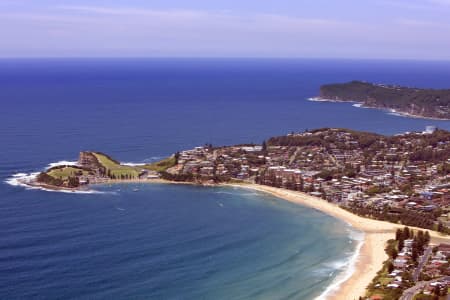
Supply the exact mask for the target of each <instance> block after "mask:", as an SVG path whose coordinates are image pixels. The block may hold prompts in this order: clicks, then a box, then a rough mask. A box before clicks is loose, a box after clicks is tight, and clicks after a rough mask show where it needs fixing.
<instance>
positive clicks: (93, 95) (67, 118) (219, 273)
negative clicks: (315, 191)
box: [0, 59, 450, 299]
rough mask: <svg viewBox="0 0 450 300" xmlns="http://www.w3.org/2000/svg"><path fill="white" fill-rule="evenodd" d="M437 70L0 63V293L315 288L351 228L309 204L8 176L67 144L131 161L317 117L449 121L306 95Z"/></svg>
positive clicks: (353, 235) (423, 65)
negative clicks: (35, 185)
mask: <svg viewBox="0 0 450 300" xmlns="http://www.w3.org/2000/svg"><path fill="white" fill-rule="evenodd" d="M449 78H450V62H418V61H363V60H300V59H298V60H291V59H276V60H275V59H257V60H252V59H40V60H37V59H22V60H13V59H11V60H0V103H1V106H0V144H1V146H2V149H1V151H0V298H1V299H24V298H31V299H314V298H317V297H324V296H325V294H324V293H327V291H329V290H330V287H335V286H336V285H337V283H338V282H339V281H340V280H342V278H345V276H347V275H348V274H349V272H351V262H352V259H353V257H354V255H353V254H354V252H355V249H357V247H358V245H359V243H360V240H361V234H360V233H358V232H356V231H354V230H353V229H352V228H350V227H349V226H348V225H346V224H344V223H343V222H341V221H339V220H336V219H334V218H332V217H329V216H326V215H324V214H323V213H321V212H318V211H315V210H312V209H309V208H306V207H302V206H298V205H294V204H291V203H288V202H286V201H284V200H280V199H277V198H275V197H273V196H270V195H266V194H263V193H259V192H254V191H250V190H246V189H238V188H225V187H223V188H212V187H197V186H185V185H164V184H142V185H138V184H128V185H127V184H120V185H119V184H118V185H105V186H95V187H94V188H93V189H94V191H93V192H92V193H88V194H75V193H61V192H47V191H41V190H30V189H26V188H24V187H22V186H19V185H17V180H15V179H16V178H18V177H20V176H25V175H26V174H30V173H33V172H39V171H41V170H43V169H44V168H46V167H47V166H48V165H49V164H53V163H58V162H61V161H75V160H76V159H77V156H78V153H79V151H81V150H96V151H102V152H106V153H108V154H110V155H111V156H113V157H114V158H116V159H118V160H120V161H122V162H133V163H141V162H151V161H155V160H158V159H161V158H163V157H166V156H168V155H171V154H172V153H174V152H176V151H179V150H183V149H187V148H192V147H195V146H199V145H203V144H205V143H211V144H213V145H216V146H218V145H229V144H238V143H250V142H253V143H261V142H262V141H263V140H265V139H267V138H269V137H271V136H274V135H284V134H286V133H288V132H291V131H302V130H304V129H311V128H318V127H346V128H352V129H357V130H367V131H374V132H378V133H382V134H396V133H400V132H405V131H412V130H423V129H424V128H425V126H427V125H435V126H437V127H440V128H443V129H447V130H450V122H449V121H436V120H426V119H418V118H406V117H401V116H397V115H393V114H390V113H388V112H386V111H381V110H375V109H363V108H358V107H354V106H353V105H352V104H351V103H322V102H321V103H318V102H311V101H308V100H307V99H308V98H309V97H313V96H316V95H317V93H318V90H319V87H320V85H321V84H325V83H334V82H345V81H349V80H354V79H358V80H365V81H371V82H377V83H392V84H400V85H405V86H417V87H430V88H450V81H449ZM349 267H350V268H349Z"/></svg>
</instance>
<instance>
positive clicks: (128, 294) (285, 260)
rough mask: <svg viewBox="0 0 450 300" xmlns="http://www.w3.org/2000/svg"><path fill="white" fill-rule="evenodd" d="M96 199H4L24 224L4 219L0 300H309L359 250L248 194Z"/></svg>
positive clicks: (118, 189)
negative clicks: (14, 207) (24, 299)
mask: <svg viewBox="0 0 450 300" xmlns="http://www.w3.org/2000/svg"><path fill="white" fill-rule="evenodd" d="M95 189H96V190H97V191H100V192H101V193H96V194H64V193H57V192H44V191H30V190H17V189H14V188H12V189H11V191H10V193H11V194H14V195H15V198H16V200H15V201H17V198H20V199H21V200H20V203H16V204H21V206H22V207H23V206H25V207H26V211H32V213H27V212H26V211H24V210H12V211H11V210H9V211H8V213H5V211H4V210H2V218H1V221H0V222H1V223H3V224H10V226H8V227H2V228H3V234H2V236H1V247H0V266H1V269H2V272H0V273H1V274H2V275H0V276H1V277H2V278H1V280H2V281H1V282H2V284H1V289H0V294H1V295H2V296H4V297H6V298H20V297H27V298H33V297H38V298H39V297H42V298H55V299H57V298H59V299H61V298H64V299H72V298H73V299H75V298H79V297H81V298H96V299H105V298H122V299H123V298H128V299H312V298H313V297H315V296H318V295H319V294H320V293H321V292H323V291H324V290H325V288H326V287H327V286H328V285H330V283H331V282H332V281H333V280H334V279H335V278H336V275H337V274H338V273H339V272H341V271H342V270H343V269H344V268H345V267H346V266H348V261H349V258H350V256H351V253H352V251H353V250H354V248H355V246H356V243H357V241H355V240H353V239H351V238H350V237H349V233H350V228H349V227H347V226H346V225H345V224H343V223H342V222H340V221H338V220H336V219H334V218H331V217H328V216H326V215H324V214H322V213H320V212H317V211H314V210H311V209H308V208H305V207H301V206H298V205H294V204H291V203H289V202H287V201H284V200H280V199H277V198H274V197H272V196H270V195H266V194H263V193H259V192H253V191H249V190H245V189H233V188H205V187H195V186H182V185H164V184H154V185H153V184H129V185H126V184H125V185H113V186H99V187H95ZM136 189H137V191H136ZM19 195H20V197H18V196H19ZM18 236H20V238H19V239H18V238H17V237H18Z"/></svg>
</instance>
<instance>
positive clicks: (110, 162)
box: [26, 126, 450, 299]
mask: <svg viewBox="0 0 450 300" xmlns="http://www.w3.org/2000/svg"><path fill="white" fill-rule="evenodd" d="M136 181H138V182H168V183H170V182H181V183H191V184H211V185H213V184H227V185H232V186H239V187H243V188H251V189H256V190H259V191H263V192H267V193H271V194H273V195H275V196H277V197H280V198H283V199H286V200H288V201H292V202H294V203H299V204H302V205H306V206H310V207H313V208H315V209H318V210H321V211H323V212H324V213H327V214H329V215H332V216H335V217H337V218H340V219H342V220H344V221H346V222H348V223H349V224H351V225H352V226H353V227H355V228H357V229H359V230H361V231H363V232H365V233H366V236H365V240H364V244H363V245H362V248H361V250H360V251H361V255H360V259H359V260H358V262H357V263H356V269H355V272H354V274H353V275H352V276H351V278H350V279H349V280H346V282H345V283H344V284H343V285H342V286H341V288H340V290H339V291H336V293H335V294H334V297H333V298H334V299H358V297H359V296H367V298H370V297H378V296H380V297H381V298H376V299H398V297H400V295H402V294H403V293H409V292H410V291H411V289H413V291H414V293H416V294H417V293H420V292H422V291H423V290H424V289H426V288H430V287H433V286H435V285H436V284H435V282H436V281H439V280H440V279H441V278H443V276H446V275H450V265H449V262H450V246H447V245H446V244H441V245H438V244H439V243H441V242H448V241H450V239H448V238H446V237H445V236H444V234H448V233H450V189H449V188H450V132H448V131H445V130H440V129H436V128H434V127H431V126H430V127H427V128H426V130H425V131H423V132H408V133H404V134H399V135H395V136H383V135H379V134H375V133H369V132H359V131H353V130H348V129H339V128H322V129H316V130H308V131H304V132H297V133H295V132H293V133H289V134H287V135H284V136H278V137H272V138H270V139H268V140H267V141H264V142H263V143H262V144H259V145H255V144H245V145H234V146H213V145H210V144H207V145H204V146H199V147H196V148H194V149H190V150H184V151H181V152H177V153H175V154H173V155H172V156H170V157H168V158H166V159H164V160H162V161H159V162H155V163H152V164H142V165H138V166H129V165H124V164H121V163H120V162H118V161H116V160H115V159H113V158H111V157H110V156H108V155H107V154H104V153H101V152H94V151H84V152H81V153H80V155H79V159H78V163H77V164H76V165H70V166H69V165H67V166H58V167H53V168H50V169H48V170H46V171H44V172H42V173H40V174H39V175H38V176H37V177H36V178H35V179H34V180H32V181H29V182H26V184H29V185H33V186H40V187H44V188H51V189H65V190H72V191H76V190H77V189H83V188H84V186H87V185H89V184H97V183H100V184H102V183H112V182H136ZM405 226H409V227H410V228H408V229H406V228H405ZM388 240H389V242H388V244H386V242H387V241H388ZM429 242H431V243H434V244H435V245H438V247H437V248H432V246H430V245H429V244H428V243H429ZM386 245H387V246H386ZM385 249H386V250H387V251H386V252H385ZM432 250H433V251H432ZM419 279H420V280H426V282H428V285H427V284H423V283H420V282H419ZM441 281H442V280H441ZM441 281H439V282H440V283H439V291H444V290H445V288H447V286H450V282H448V283H446V282H441ZM419 284H422V285H423V286H422V285H419ZM366 287H368V289H367V290H366ZM414 288H415V289H414ZM364 299H365V298H364ZM373 299H375V298H373Z"/></svg>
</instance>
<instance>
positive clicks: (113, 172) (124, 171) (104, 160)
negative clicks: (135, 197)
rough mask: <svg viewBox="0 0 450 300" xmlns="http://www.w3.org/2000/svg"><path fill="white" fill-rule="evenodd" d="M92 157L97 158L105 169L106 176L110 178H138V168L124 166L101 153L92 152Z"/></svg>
mask: <svg viewBox="0 0 450 300" xmlns="http://www.w3.org/2000/svg"><path fill="white" fill-rule="evenodd" d="M92 154H93V155H95V157H96V158H97V160H98V162H99V163H100V164H101V165H102V166H104V167H105V169H106V174H107V175H108V177H110V178H117V179H124V178H126V179H135V178H138V177H139V174H140V172H139V168H137V167H131V166H124V165H121V164H120V163H118V162H117V161H115V160H113V159H112V158H110V157H109V156H107V155H106V154H103V153H98V152H92Z"/></svg>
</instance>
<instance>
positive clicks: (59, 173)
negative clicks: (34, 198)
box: [47, 166, 89, 180]
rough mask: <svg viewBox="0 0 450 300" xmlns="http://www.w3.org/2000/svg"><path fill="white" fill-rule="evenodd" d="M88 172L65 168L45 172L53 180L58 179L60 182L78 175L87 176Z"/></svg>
mask: <svg viewBox="0 0 450 300" xmlns="http://www.w3.org/2000/svg"><path fill="white" fill-rule="evenodd" d="M88 173H89V172H88V171H86V170H82V169H79V168H75V167H71V166H66V167H61V168H53V169H51V170H49V171H48V172H47V174H48V175H49V176H52V177H53V178H58V179H62V180H66V179H67V178H69V177H75V176H79V175H88Z"/></svg>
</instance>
